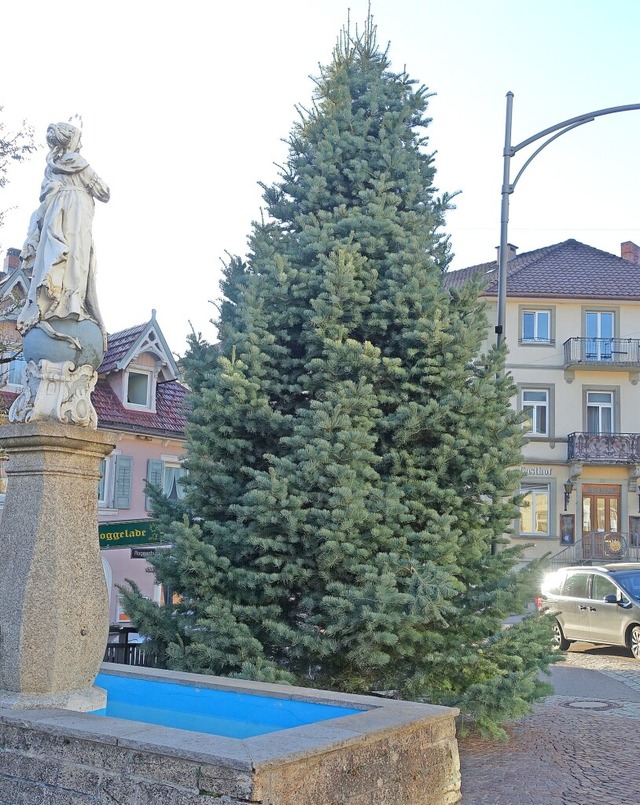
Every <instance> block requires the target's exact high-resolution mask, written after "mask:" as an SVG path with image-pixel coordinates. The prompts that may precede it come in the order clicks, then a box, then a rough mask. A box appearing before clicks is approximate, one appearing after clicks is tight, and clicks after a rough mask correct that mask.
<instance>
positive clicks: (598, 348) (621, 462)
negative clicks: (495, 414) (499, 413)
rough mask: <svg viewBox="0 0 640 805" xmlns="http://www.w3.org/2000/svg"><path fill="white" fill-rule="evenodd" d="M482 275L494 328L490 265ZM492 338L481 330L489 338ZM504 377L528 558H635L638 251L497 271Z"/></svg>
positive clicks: (558, 254) (543, 259)
mask: <svg viewBox="0 0 640 805" xmlns="http://www.w3.org/2000/svg"><path fill="white" fill-rule="evenodd" d="M478 272H482V274H484V276H485V277H486V279H487V286H486V290H485V298H486V301H487V304H488V305H489V307H490V310H489V321H490V322H491V323H493V322H495V320H496V316H495V311H496V303H497V263H496V262H493V263H486V264H482V265H479V266H472V267H471V268H468V269H463V270H462V271H457V272H451V273H450V274H449V275H448V278H447V281H448V283H449V284H450V285H452V286H454V285H459V284H462V283H464V282H466V281H467V280H468V279H469V278H470V277H471V275H477V273H478ZM492 329H493V328H492ZM505 336H506V342H507V346H508V359H507V367H506V368H507V371H508V372H509V374H510V375H511V376H512V378H513V380H514V382H515V384H516V387H517V394H516V396H515V397H514V400H513V404H514V406H515V407H516V408H517V409H518V410H520V411H522V412H523V414H524V416H525V423H524V430H525V433H526V436H527V443H526V445H525V447H524V449H523V454H524V461H523V465H522V480H521V493H522V494H523V496H524V498H523V505H522V507H521V510H520V517H519V518H518V519H517V520H515V521H514V523H513V533H512V535H511V539H512V540H513V541H514V542H517V543H522V542H525V543H528V544H530V546H531V547H530V548H529V549H528V551H527V556H528V557H529V558H534V557H540V556H543V555H545V554H547V553H551V554H552V555H555V556H558V557H559V555H560V554H561V553H562V554H563V555H564V558H566V560H567V561H580V560H583V559H589V558H592V557H593V558H603V557H605V558H606V557H607V556H609V557H610V558H612V559H620V558H637V557H636V553H637V551H636V550H635V549H636V548H637V546H638V541H639V540H638V536H637V535H638V531H640V506H639V503H640V495H639V492H640V490H639V486H638V484H639V480H640V384H639V381H640V248H638V246H636V245H635V244H633V243H630V242H627V243H623V244H622V249H621V255H620V256H616V255H612V254H609V253H607V252H603V251H600V250H598V249H595V248H592V247H591V246H587V245H586V244H583V243H579V242H578V241H575V240H569V241H565V242H563V243H559V244H555V245H553V246H548V247H544V248H542V249H537V250H535V251H533V252H527V253H524V254H522V255H518V254H517V253H516V252H515V251H513V252H512V255H511V260H510V262H509V267H508V272H507V305H506V315H505Z"/></svg>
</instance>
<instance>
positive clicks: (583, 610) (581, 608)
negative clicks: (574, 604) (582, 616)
mask: <svg viewBox="0 0 640 805" xmlns="http://www.w3.org/2000/svg"><path fill="white" fill-rule="evenodd" d="M578 609H579V610H580V611H581V612H586V611H587V609H588V607H583V606H582V604H580V605H579V606H578Z"/></svg>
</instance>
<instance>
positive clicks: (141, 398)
mask: <svg viewBox="0 0 640 805" xmlns="http://www.w3.org/2000/svg"><path fill="white" fill-rule="evenodd" d="M150 389H151V375H149V374H147V373H146V372H129V373H128V374H127V402H128V403H129V404H130V405H140V406H144V407H145V408H149V407H150Z"/></svg>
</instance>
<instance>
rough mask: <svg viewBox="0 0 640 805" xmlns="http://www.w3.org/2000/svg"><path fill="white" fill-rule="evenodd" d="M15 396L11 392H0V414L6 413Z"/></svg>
mask: <svg viewBox="0 0 640 805" xmlns="http://www.w3.org/2000/svg"><path fill="white" fill-rule="evenodd" d="M17 396H18V395H17V394H16V393H15V392H13V391H0V413H4V412H8V411H9V408H11V403H12V402H13V401H14V400H15V398H16V397H17Z"/></svg>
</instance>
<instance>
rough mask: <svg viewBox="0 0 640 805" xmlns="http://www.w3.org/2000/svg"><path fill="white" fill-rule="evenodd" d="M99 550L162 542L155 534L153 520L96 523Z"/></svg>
mask: <svg viewBox="0 0 640 805" xmlns="http://www.w3.org/2000/svg"><path fill="white" fill-rule="evenodd" d="M98 536H99V537H100V547H101V548H122V547H124V546H127V545H149V544H153V545H157V544H158V542H162V541H163V540H161V539H160V538H159V536H158V534H157V532H156V523H155V520H130V521H128V522H118V523H98Z"/></svg>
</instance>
